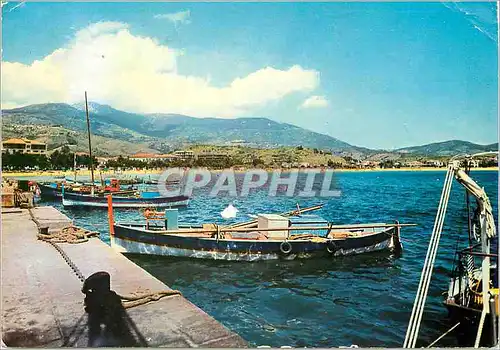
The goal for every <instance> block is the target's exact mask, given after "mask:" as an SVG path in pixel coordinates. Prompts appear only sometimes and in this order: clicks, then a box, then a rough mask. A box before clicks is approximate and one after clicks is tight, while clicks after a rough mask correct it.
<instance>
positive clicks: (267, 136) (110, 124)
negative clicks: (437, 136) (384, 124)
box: [2, 102, 498, 158]
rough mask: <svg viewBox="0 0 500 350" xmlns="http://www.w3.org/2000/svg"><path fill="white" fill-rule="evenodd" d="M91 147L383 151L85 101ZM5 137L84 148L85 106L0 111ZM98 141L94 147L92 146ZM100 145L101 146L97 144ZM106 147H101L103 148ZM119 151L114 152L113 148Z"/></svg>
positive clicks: (297, 132)
mask: <svg viewBox="0 0 500 350" xmlns="http://www.w3.org/2000/svg"><path fill="white" fill-rule="evenodd" d="M89 116H90V121H91V131H92V135H93V140H94V139H96V140H94V144H93V148H94V146H98V147H97V148H98V150H99V151H98V152H96V153H102V154H110V155H114V154H116V153H117V152H120V153H119V154H123V153H122V152H123V151H127V150H128V151H129V152H126V153H129V154H130V153H133V152H135V151H146V152H168V151H170V150H172V149H175V148H180V147H184V146H187V145H191V144H213V145H231V144H242V143H243V144H245V145H248V146H250V147H260V148H275V147H281V146H303V147H309V148H318V149H323V150H329V151H333V152H336V153H338V154H347V155H351V156H352V155H355V156H356V157H357V158H366V157H370V156H373V155H376V154H377V153H387V151H381V150H372V149H368V148H364V147H357V146H354V145H351V144H349V143H347V142H344V141H341V140H339V139H337V138H335V137H332V136H329V135H324V134H320V133H317V132H313V131H310V130H307V129H303V128H300V127H298V126H295V125H291V124H287V123H278V122H275V121H272V120H270V119H267V118H238V119H220V118H193V117H189V116H185V115H180V114H138V113H128V112H124V111H120V110H117V109H114V108H113V107H111V106H108V105H103V104H98V103H95V102H90V103H89ZM2 124H3V134H4V139H5V138H6V137H16V136H17V137H20V136H22V137H31V138H38V139H42V140H44V141H46V142H48V146H49V149H50V148H56V147H59V146H61V145H63V144H66V143H69V144H74V145H76V146H78V147H77V148H83V149H85V147H86V146H85V143H86V142H84V141H85V137H86V130H87V124H86V118H85V105H84V104H83V103H77V104H73V105H69V104H65V103H46V104H36V105H29V106H25V107H20V108H14V109H6V110H2ZM96 142H97V145H96ZM99 145H100V146H101V147H99ZM103 145H106V146H103ZM497 149H498V143H495V144H491V145H478V144H474V143H471V142H466V141H459V140H452V141H446V142H439V143H432V144H428V145H423V146H414V147H405V148H401V149H397V150H395V151H391V152H389V153H393V154H398V155H405V154H406V155H424V156H448V155H453V154H457V153H474V152H481V151H487V150H497ZM117 150H119V151H117Z"/></svg>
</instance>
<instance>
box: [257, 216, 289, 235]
mask: <svg viewBox="0 0 500 350" xmlns="http://www.w3.org/2000/svg"><path fill="white" fill-rule="evenodd" d="M257 222H258V225H259V229H266V228H273V229H275V228H283V229H286V228H288V218H286V217H284V216H281V215H277V214H259V216H258V219H257ZM261 232H262V233H263V234H265V235H266V236H267V237H269V238H271V239H284V238H286V237H287V236H288V230H284V231H261Z"/></svg>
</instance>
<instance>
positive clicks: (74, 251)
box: [1, 207, 247, 348]
mask: <svg viewBox="0 0 500 350" xmlns="http://www.w3.org/2000/svg"><path fill="white" fill-rule="evenodd" d="M32 213H33V215H34V218H35V220H36V221H37V222H38V223H39V224H40V225H44V226H46V227H47V226H48V227H49V230H50V231H55V230H57V228H58V227H61V226H65V225H66V224H67V223H68V222H69V219H68V218H67V217H65V216H64V215H62V214H61V213H59V212H58V211H57V210H56V209H54V208H52V207H45V208H37V209H33V210H32ZM37 233H38V227H37V224H36V223H35V222H34V221H33V220H32V217H31V215H30V213H29V212H28V210H25V209H23V210H21V211H5V212H2V242H1V243H2V286H1V288H2V303H3V309H2V318H3V319H2V341H3V342H4V343H5V344H6V345H7V346H12V347H35V346H36V347H62V346H64V347H88V346H89V345H91V344H93V345H94V346H95V345H96V344H97V345H99V344H100V343H99V342H100V341H101V340H100V338H99V337H97V338H96V337H95V335H93V334H94V333H92V332H89V317H88V314H87V313H86V312H85V310H84V294H83V293H82V291H81V289H82V283H81V281H80V280H79V279H78V278H77V276H76V274H75V273H74V272H73V271H72V269H71V268H70V267H69V265H68V264H67V263H66V261H65V260H64V259H63V258H62V256H61V255H60V253H59V252H58V251H57V250H56V249H55V248H54V247H53V246H52V245H50V244H49V243H46V242H43V241H40V240H38V239H37ZM58 245H59V246H60V247H61V248H62V249H63V250H64V252H65V253H66V254H67V255H68V256H69V258H70V259H71V260H72V261H73V262H74V263H75V265H76V266H77V267H78V268H79V270H80V271H81V272H82V273H83V275H84V276H85V277H88V276H90V275H91V274H93V273H95V272H98V271H106V272H108V273H109V274H110V275H111V289H112V290H113V291H115V292H116V293H118V294H120V295H130V294H132V293H137V292H138V293H141V292H157V291H163V290H168V289H169V287H168V286H166V285H165V284H164V283H162V282H161V281H159V280H158V279H156V278H155V277H153V276H152V275H150V274H149V273H148V272H146V271H145V270H143V269H142V268H140V267H139V266H137V265H135V264H134V263H132V262H131V261H130V260H128V259H127V258H126V257H124V256H123V255H121V254H119V253H117V252H115V251H114V250H113V249H112V248H111V247H109V246H108V245H107V244H105V243H104V242H102V241H101V240H99V239H98V238H91V239H90V240H89V241H88V242H85V243H79V244H69V243H58ZM123 312H124V313H123V317H122V318H121V319H120V320H117V321H116V322H118V323H116V322H115V324H114V325H115V326H116V327H117V328H119V335H116V331H115V333H114V341H115V343H113V344H114V345H115V346H152V347H177V348H179V347H246V346H247V343H246V342H245V341H244V340H243V339H242V338H241V337H239V336H238V335H237V334H235V333H233V332H231V331H230V330H228V329H227V328H225V327H224V326H222V325H221V324H220V323H218V322H217V321H216V320H215V319H213V318H212V317H210V316H209V315H207V314H206V313H205V312H203V311H202V310H201V309H199V308H198V307H196V306H195V305H193V304H192V303H190V302H189V301H188V300H186V299H185V298H184V297H182V296H169V297H164V298H162V299H160V300H158V301H153V302H150V303H148V304H144V305H139V306H136V307H133V308H131V309H126V310H123ZM104 334H106V333H104ZM106 339H107V338H105V336H103V337H102V341H101V342H104V341H106ZM103 344H104V343H103Z"/></svg>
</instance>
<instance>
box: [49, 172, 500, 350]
mask: <svg viewBox="0 0 500 350" xmlns="http://www.w3.org/2000/svg"><path fill="white" fill-rule="evenodd" d="M472 177H473V178H474V179H475V180H476V181H477V182H478V183H479V184H480V185H481V186H483V187H484V188H485V189H486V191H487V193H488V195H489V197H490V200H491V202H492V205H493V209H494V213H495V215H496V213H497V197H498V193H497V188H498V183H497V178H498V173H497V172H496V171H476V172H474V171H473V172H472ZM444 178H445V171H422V172H403V171H394V172H388V171H380V172H376V171H373V172H345V173H342V172H341V173H336V174H335V180H336V183H335V186H337V189H339V190H340V191H341V196H340V197H331V198H299V197H286V196H276V197H269V196H268V193H267V190H266V189H265V188H262V189H261V190H257V191H255V192H251V193H250V195H249V196H248V197H246V198H233V197H228V196H218V197H210V196H209V194H208V190H207V191H203V190H200V191H198V192H197V193H195V194H194V196H193V198H192V199H191V202H190V204H189V207H188V208H186V209H181V210H180V211H179V221H180V222H196V223H203V222H213V221H217V222H218V223H220V224H223V223H225V222H226V221H225V220H224V219H222V217H221V216H220V213H221V212H222V211H223V210H224V208H226V207H227V206H228V205H229V204H233V205H234V206H235V207H236V208H237V209H238V210H239V211H238V215H237V217H236V218H235V219H231V220H230V221H228V222H234V221H240V220H249V219H251V218H252V215H255V214H258V213H269V212H273V213H279V212H285V211H289V210H293V209H295V208H296V206H297V203H298V204H299V206H300V207H305V206H308V205H315V204H318V203H324V204H325V206H324V207H323V209H321V210H319V211H317V212H315V213H317V214H319V215H321V216H322V217H323V218H325V219H327V220H329V221H333V222H334V223H337V224H349V223H367V222H393V221H394V220H399V221H400V222H401V223H415V224H417V225H418V226H416V227H406V228H402V231H401V236H402V243H403V246H404V251H403V255H402V256H401V257H396V256H394V255H392V254H390V253H387V252H379V253H370V254H365V255H358V256H350V257H340V258H334V259H314V260H296V261H267V262H254V263H249V262H224V261H207V260H191V259H180V258H169V257H155V256H137V255H135V256H128V257H129V258H130V259H131V260H132V261H134V262H135V263H137V264H138V265H140V266H141V267H143V268H144V269H146V270H147V271H149V272H150V273H151V274H153V275H154V276H156V277H157V278H158V279H160V280H162V281H163V282H165V283H166V284H167V285H169V286H170V287H171V288H173V289H179V290H180V291H181V292H182V293H183V295H184V296H185V297H186V298H188V299H189V300H190V301H192V302H193V303H194V304H196V305H197V306H199V307H200V308H201V309H203V310H204V311H206V312H207V313H208V314H210V315H211V316H213V317H214V318H215V319H217V320H218V321H219V322H221V323H222V324H224V325H225V326H226V327H228V328H229V329H231V330H233V331H235V332H236V333H238V334H239V335H241V336H242V337H243V338H244V339H246V340H247V341H249V343H250V345H252V346H259V345H269V346H273V347H279V346H286V345H289V346H295V347H338V346H350V345H352V344H355V345H358V346H360V347H371V346H383V347H401V346H402V344H403V340H404V337H405V333H406V329H407V326H408V320H409V318H410V314H411V309H412V306H413V302H414V299H415V294H416V291H417V287H418V283H419V278H420V273H421V269H422V266H423V262H424V259H425V255H426V251H427V246H428V243H429V239H430V234H431V232H432V228H433V225H434V219H435V215H436V210H437V206H438V203H439V199H440V196H441V191H442V186H443V182H444ZM45 203H46V204H51V205H54V206H56V207H57V208H59V209H61V210H62V211H63V212H64V213H65V214H67V215H68V216H70V217H71V218H74V219H75V222H76V224H77V225H81V226H84V227H87V228H89V229H93V230H98V231H100V233H101V239H103V240H104V241H105V242H109V233H108V228H107V225H106V223H107V218H106V210H102V209H93V210H88V209H85V210H82V209H70V208H62V206H61V203H60V202H48V203H47V202H45ZM471 203H472V204H474V203H475V201H474V200H472V201H471ZM115 218H116V220H118V221H119V220H133V219H139V218H141V216H140V214H139V212H138V210H134V209H122V210H115ZM495 219H497V218H496V217H495ZM466 244H467V219H466V209H465V193H464V189H463V188H462V187H461V186H460V185H459V184H458V183H457V182H456V181H455V182H454V183H453V188H452V193H451V197H450V203H449V206H448V211H447V215H446V219H445V224H444V228H443V233H442V236H441V241H440V248H439V252H438V255H437V259H436V263H435V266H434V273H433V277H432V281H431V286H430V290H429V294H428V298H427V302H426V305H425V311H424V317H423V320H422V326H421V329H420V335H419V341H418V342H417V346H426V345H428V344H429V343H430V342H431V341H433V340H434V339H435V338H437V337H438V336H440V335H441V334H442V333H443V332H444V331H446V330H447V329H448V328H449V327H450V326H451V324H450V323H449V322H448V320H447V312H446V309H445V308H444V306H443V305H442V300H443V295H442V293H443V292H444V291H445V290H446V289H447V288H448V281H449V273H450V269H451V268H452V265H453V258H454V252H455V249H456V247H457V246H458V247H463V246H465V245H466ZM438 345H442V346H455V345H456V342H455V338H454V337H453V335H450V336H447V337H445V338H444V339H443V340H442V341H441V342H440V343H439V344H438Z"/></svg>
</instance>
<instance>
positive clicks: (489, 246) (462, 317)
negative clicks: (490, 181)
mask: <svg viewBox="0 0 500 350" xmlns="http://www.w3.org/2000/svg"><path fill="white" fill-rule="evenodd" d="M493 154H497V152H493V153H492V152H485V153H479V154H475V155H472V156H469V155H466V156H456V157H453V158H452V159H451V160H450V163H449V164H448V171H447V173H446V178H445V182H444V185H443V191H442V194H441V201H440V203H439V208H438V212H437V215H436V221H435V226H434V230H433V232H432V235H431V240H430V243H429V248H428V251H427V257H426V259H425V263H424V267H423V269H422V276H421V279H420V284H419V288H418V291H417V296H416V298H415V305H414V307H413V311H412V315H411V318H410V322H409V325H408V330H407V334H406V338H405V343H404V345H403V347H405V348H413V347H415V346H416V341H417V337H418V332H419V328H420V322H421V320H422V313H423V310H424V306H425V300H426V297H427V292H428V289H429V285H430V279H431V276H432V268H433V265H434V260H435V258H436V254H437V250H438V245H439V238H440V235H441V231H442V229H443V223H444V218H445V214H446V209H447V205H448V200H449V196H450V193H451V185H452V182H453V178H455V179H456V180H457V181H458V183H460V184H461V185H462V186H463V187H465V190H466V209H467V210H466V213H467V222H468V224H467V226H468V227H467V228H466V229H465V230H461V231H464V232H468V246H467V247H465V248H463V249H460V250H458V251H457V252H456V256H455V259H454V266H453V269H452V274H451V278H450V283H449V286H448V291H447V292H446V293H445V298H444V301H443V303H444V305H445V306H446V308H447V309H448V314H449V321H450V324H451V325H452V326H451V328H450V329H449V330H448V331H446V332H445V333H444V334H443V335H442V336H441V337H439V338H438V339H436V341H434V342H433V343H432V344H430V345H429V346H428V347H431V346H434V344H436V343H437V342H438V341H439V340H440V339H442V337H443V336H445V335H447V334H449V333H451V332H454V334H455V335H456V338H457V340H458V342H459V345H460V346H463V347H470V346H474V347H475V348H478V347H479V346H491V347H493V346H495V345H498V321H499V319H498V317H499V293H498V253H492V251H493V252H498V239H497V234H496V225H495V220H494V216H493V209H492V206H491V203H490V200H489V198H488V196H487V194H486V192H485V191H484V188H482V187H481V186H479V185H478V184H477V183H476V182H475V181H474V180H473V179H472V178H471V177H470V176H469V171H470V165H471V164H472V161H473V160H474V158H478V157H482V156H491V155H493ZM470 196H473V197H474V198H475V199H476V203H477V208H476V209H475V210H474V211H473V212H471V210H470V200H469V197H470Z"/></svg>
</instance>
